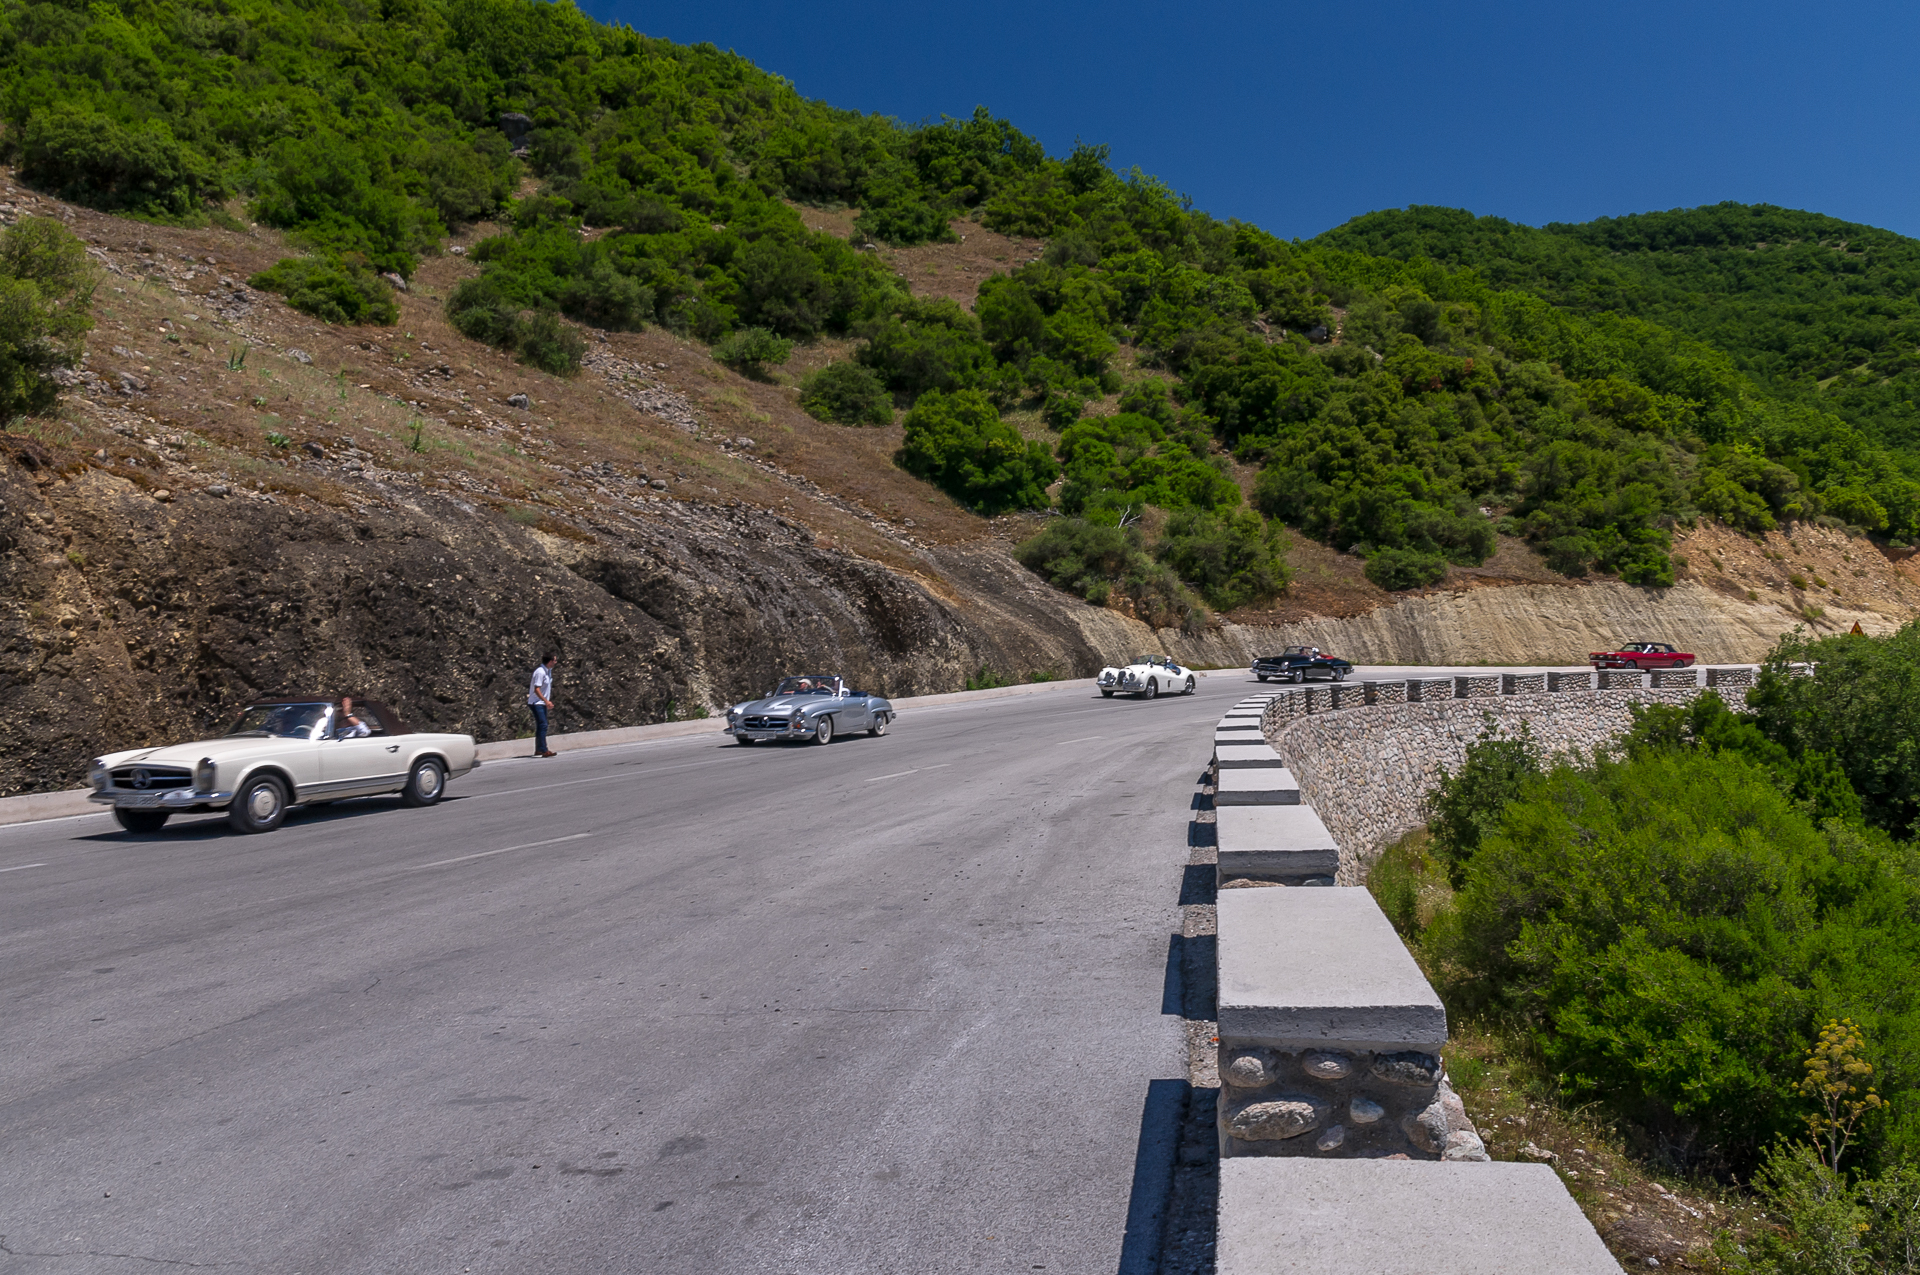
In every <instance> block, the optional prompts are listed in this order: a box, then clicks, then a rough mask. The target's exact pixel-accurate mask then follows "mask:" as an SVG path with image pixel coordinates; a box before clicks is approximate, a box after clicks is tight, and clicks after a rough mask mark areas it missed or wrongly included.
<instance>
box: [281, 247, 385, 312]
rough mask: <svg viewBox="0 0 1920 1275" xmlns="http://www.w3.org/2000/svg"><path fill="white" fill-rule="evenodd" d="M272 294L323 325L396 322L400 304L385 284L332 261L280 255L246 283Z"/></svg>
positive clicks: (361, 268) (368, 272)
mask: <svg viewBox="0 0 1920 1275" xmlns="http://www.w3.org/2000/svg"><path fill="white" fill-rule="evenodd" d="M247 282H248V283H249V284H251V285H252V286H253V287H256V288H258V289H260V290H261V291H262V292H277V293H279V294H280V295H281V296H283V297H285V298H286V299H287V304H288V305H290V306H292V307H293V308H294V309H296V310H299V311H301V312H302V313H305V314H311V315H312V316H313V317H314V318H316V319H323V320H325V321H326V322H328V323H378V324H392V323H397V322H399V319H400V306H399V304H398V303H397V302H396V301H395V300H394V294H393V289H392V288H391V287H389V286H388V285H387V281H386V280H384V279H382V278H380V277H379V276H378V275H376V274H374V273H373V271H371V270H369V269H367V268H366V267H365V266H356V265H350V264H348V263H346V262H343V261H341V260H340V259H339V258H338V257H284V258H282V259H281V260H279V261H276V262H274V263H273V265H272V266H270V267H268V268H267V269H265V270H263V271H261V272H260V273H259V274H257V275H254V276H253V277H252V278H251V279H249V280H247Z"/></svg>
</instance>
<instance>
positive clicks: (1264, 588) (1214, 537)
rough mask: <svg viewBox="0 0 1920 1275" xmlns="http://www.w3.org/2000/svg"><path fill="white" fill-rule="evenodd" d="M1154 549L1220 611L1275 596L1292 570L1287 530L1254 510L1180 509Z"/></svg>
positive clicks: (1262, 602)
mask: <svg viewBox="0 0 1920 1275" xmlns="http://www.w3.org/2000/svg"><path fill="white" fill-rule="evenodd" d="M1153 552H1154V556H1155V557H1156V558H1158V559H1159V560H1160V561H1161V562H1164V563H1166V564H1167V565H1168V566H1169V567H1172V568H1173V570H1174V572H1175V573H1176V574H1177V575H1179V577H1180V578H1181V579H1182V580H1184V581H1186V582H1187V583H1188V584H1191V585H1193V586H1194V587H1195V588H1196V589H1198V590H1199V591H1200V596H1201V597H1203V598H1205V599H1206V600H1207V605H1208V606H1211V607H1214V608H1216V609H1217V610H1221V611H1231V610H1233V609H1235V608H1236V607H1243V606H1260V605H1264V604H1265V603H1268V602H1271V601H1273V599H1274V598H1275V597H1276V596H1277V595H1278V594H1279V593H1280V592H1281V590H1283V589H1285V588H1286V587H1287V580H1288V577H1289V575H1290V574H1291V573H1289V572H1288V570H1287V556H1286V554H1287V550H1286V532H1285V531H1284V530H1283V529H1282V528H1281V527H1280V526H1279V524H1277V523H1275V524H1272V525H1269V524H1268V523H1267V520H1266V519H1264V518H1262V517H1261V516H1260V515H1259V514H1257V513H1255V512H1254V511H1253V510H1251V509H1235V510H1230V511H1225V512H1221V513H1214V512H1212V511H1210V510H1206V509H1196V508H1187V509H1180V510H1176V511H1175V512H1174V514H1173V516H1172V517H1171V518H1169V519H1168V520H1167V525H1166V529H1165V530H1164V531H1163V532H1162V533H1161V536H1160V543H1159V544H1157V545H1155V546H1154V551H1153Z"/></svg>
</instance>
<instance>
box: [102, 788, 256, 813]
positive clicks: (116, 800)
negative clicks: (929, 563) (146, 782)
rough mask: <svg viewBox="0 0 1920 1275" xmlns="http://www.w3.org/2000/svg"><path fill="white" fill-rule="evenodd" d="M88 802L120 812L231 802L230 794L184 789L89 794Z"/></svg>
mask: <svg viewBox="0 0 1920 1275" xmlns="http://www.w3.org/2000/svg"><path fill="white" fill-rule="evenodd" d="M87 800H88V801H97V802H99V803H100V804H101V805H103V806H118V807H119V808H120V809H122V810H187V809H191V808H192V807H194V806H224V805H226V804H227V803H228V802H230V801H232V800H233V794H232V793H230V792H192V791H190V790H188V789H185V788H168V789H166V790H164V791H162V792H122V791H118V790H114V791H108V792H90V793H88V794H87Z"/></svg>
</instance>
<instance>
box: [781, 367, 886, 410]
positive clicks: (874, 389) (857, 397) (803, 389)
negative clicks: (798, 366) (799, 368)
mask: <svg viewBox="0 0 1920 1275" xmlns="http://www.w3.org/2000/svg"><path fill="white" fill-rule="evenodd" d="M800 407H801V409H802V410H804V411H805V412H806V414H807V415H809V416H811V417H813V418H814V419H815V420H818V421H832V422H833V423H834V424H836V425H891V424H893V398H892V396H891V395H889V394H888V393H887V387H886V386H884V385H882V384H880V378H879V377H877V376H875V375H874V374H873V372H872V371H871V370H870V369H868V368H865V367H862V366H861V365H860V364H858V363H850V362H846V361H844V360H842V361H837V362H833V363H829V364H827V365H826V366H825V367H823V368H819V369H817V370H815V371H812V372H809V373H807V374H806V376H804V377H802V378H801V380H800Z"/></svg>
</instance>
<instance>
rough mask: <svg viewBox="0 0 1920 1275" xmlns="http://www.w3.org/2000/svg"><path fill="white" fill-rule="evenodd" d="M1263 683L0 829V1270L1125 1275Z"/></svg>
mask: <svg viewBox="0 0 1920 1275" xmlns="http://www.w3.org/2000/svg"><path fill="white" fill-rule="evenodd" d="M1253 689H1257V687H1256V685H1255V684H1254V683H1253V681H1252V680H1251V679H1250V678H1248V677H1247V676H1246V675H1245V674H1243V673H1233V672H1229V673H1217V674H1213V675H1211V676H1208V677H1205V678H1203V679H1202V680H1201V682H1200V689H1199V692H1198V693H1197V694H1196V695H1195V696H1193V697H1190V698H1189V697H1163V698H1161V699H1158V700H1154V701H1131V700H1118V699H1116V700H1102V699H1100V698H1099V697H1098V695H1097V694H1096V693H1095V692H1094V691H1093V690H1092V689H1091V686H1090V684H1088V683H1084V682H1083V683H1074V684H1068V685H1064V686H1062V687H1059V688H1048V689H1045V690H1043V691H1040V692H1038V693H1035V694H1031V695H1025V696H1018V697H1010V698H1004V699H992V700H984V701H973V702H967V703H959V704H950V705H943V706H938V707H928V708H926V709H924V710H921V711H916V712H910V713H907V714H906V715H904V716H903V717H902V718H901V719H900V721H899V722H898V723H896V725H895V727H894V730H893V732H892V733H891V734H889V735H887V736H884V737H880V738H869V737H866V736H856V737H853V738H848V739H841V740H837V741H835V742H834V743H833V744H832V745H830V746H827V747H818V746H812V745H759V746H756V747H752V748H742V747H738V746H734V745H732V744H730V743H726V742H724V741H723V738H722V737H721V736H720V735H719V734H718V733H717V725H718V724H717V723H716V732H715V734H713V735H710V736H702V737H697V738H690V739H674V740H664V741H659V742H654V743H648V744H639V745H631V746H626V747H609V748H601V749H594V750H591V751H581V752H573V753H565V754H562V755H561V756H560V757H558V758H554V759H551V760H532V759H529V760H523V761H512V762H500V763H490V764H488V765H487V766H485V767H484V768H482V769H481V770H479V771H477V772H476V773H474V774H473V775H471V776H469V777H468V778H466V779H463V780H459V781H456V782H455V783H454V784H452V785H451V786H450V795H449V799H448V800H446V801H445V802H443V803H442V804H441V805H439V806H437V807H435V808H432V809H427V810H411V809H406V808H402V807H400V806H399V805H398V804H397V803H395V802H394V801H391V800H364V801H358V802H346V803H340V804H338V805H335V806H332V807H328V808H325V809H321V810H315V811H313V812H309V813H305V814H301V815H296V816H295V817H294V818H293V819H292V820H291V821H289V823H288V824H287V825H286V826H285V827H283V828H282V829H280V830H279V831H277V832H274V833H271V834H268V835H265V836H257V837H242V836H237V835H234V834H232V833H230V832H228V831H227V830H226V827H225V824H224V822H223V821H220V820H217V819H210V818H203V819H198V820H181V821H177V822H176V823H174V824H170V825H169V826H168V827H167V828H166V829H165V830H164V832H162V833H161V834H159V835H157V836H152V837H145V838H134V837H130V836H127V835H125V834H122V833H120V832H119V831H118V830H117V828H116V827H115V826H114V825H113V824H112V823H111V821H110V820H109V819H107V818H105V817H102V816H97V815H96V816H87V817H82V818H77V819H69V820H59V821H52V822H46V823H38V824H27V825H16V826H13V827H7V828H0V997H3V998H4V1001H3V1003H4V1024H5V1026H4V1039H5V1049H4V1051H0V1246H4V1249H5V1252H4V1253H0V1266H3V1267H4V1268H5V1269H6V1270H7V1271H8V1272H10V1273H18V1275H38V1273H40V1272H46V1273H48V1275H54V1273H56V1272H57V1273H63V1275H64V1273H68V1272H87V1271H102V1272H120V1271H133V1270H150V1269H154V1266H155V1264H156V1263H166V1264H177V1265H180V1266H182V1267H185V1266H193V1267H207V1268H221V1269H235V1270H246V1269H258V1270H263V1271H273V1272H276V1275H296V1273H302V1272H304V1273H305V1275H321V1273H322V1272H326V1273H327V1275H334V1273H336V1272H380V1273H382V1275H388V1273H391V1272H402V1271H404V1272H434V1271H447V1272H459V1273H462V1275H465V1273H474V1275H477V1273H479V1272H525V1271H533V1270H538V1271H542V1272H614V1271H646V1272H651V1271H661V1272H702V1273H703V1275H708V1273H720V1272H743V1273H744V1272H753V1273H754V1275H765V1273H768V1272H781V1273H785V1272H796V1273H804V1275H863V1273H865V1272H955V1271H1021V1272H1031V1271H1034V1270H1038V1269H1043V1268H1044V1269H1045V1270H1047V1271H1049V1272H1098V1273H1100V1275H1110V1273H1111V1272H1114V1271H1116V1270H1124V1269H1126V1268H1127V1267H1129V1266H1130V1265H1137V1264H1138V1263H1139V1262H1140V1261H1141V1260H1144V1257H1143V1254H1144V1250H1143V1248H1142V1240H1143V1237H1142V1235H1141V1234H1140V1231H1141V1229H1142V1227H1143V1226H1145V1225H1148V1224H1150V1218H1149V1216H1148V1214H1149V1213H1150V1210H1143V1209H1141V1207H1140V1203H1139V1200H1138V1199H1137V1198H1136V1197H1138V1195H1139V1193H1140V1191H1141V1190H1142V1189H1143V1187H1142V1185H1141V1184H1144V1189H1146V1190H1148V1191H1149V1193H1150V1192H1151V1190H1152V1189H1153V1183H1154V1175H1155V1173H1156V1172H1157V1171H1158V1170H1156V1169H1155V1168H1154V1165H1153V1164H1152V1163H1150V1161H1153V1160H1154V1158H1155V1157H1157V1156H1159V1155H1160V1154H1161V1153H1162V1150H1161V1149H1155V1148H1152V1147H1147V1145H1146V1144H1147V1141H1148V1139H1146V1138H1143V1135H1142V1130H1143V1128H1145V1127H1147V1126H1148V1125H1151V1124H1152V1121H1151V1120H1145V1119H1143V1117H1144V1116H1147V1115H1149V1114H1150V1108H1151V1105H1152V1104H1151V1101H1150V1097H1149V1095H1150V1090H1152V1089H1153V1086H1154V1082H1156V1081H1158V1082H1161V1086H1162V1087H1163V1088H1164V1086H1165V1085H1166V1084H1167V1082H1169V1081H1180V1080H1183V1079H1184V1077H1185V1074H1186V1066H1185V1057H1184V1045H1183V1040H1182V1031H1181V1024H1180V1020H1179V1019H1178V1018H1177V1017H1175V1016H1174V1015H1175V1014H1177V1013H1178V1006H1179V997H1178V995H1177V990H1175V991H1172V992H1170V990H1169V988H1168V986H1167V979H1168V973H1167V971H1168V966H1169V952H1170V950H1171V945H1170V936H1171V935H1174V934H1177V933H1178V932H1179V926H1180V921H1179V906H1178V904H1179V887H1180V881H1181V877H1182V868H1183V866H1184V864H1185V862H1186V859H1187V853H1188V851H1187V823H1188V820H1189V818H1190V815H1189V805H1190V803H1191V800H1192V797H1193V794H1194V791H1195V783H1196V780H1197V779H1198V777H1199V775H1200V773H1201V771H1202V769H1203V768H1204V767H1205V765H1206V764H1207V761H1208V759H1209V744H1208V741H1209V739H1210V732H1209V731H1208V730H1207V727H1208V726H1209V725H1210V724H1211V723H1212V722H1214V721H1215V720H1216V719H1217V718H1218V716H1219V714H1220V713H1221V711H1222V710H1223V709H1224V707H1225V706H1226V705H1227V704H1228V703H1231V702H1232V700H1234V699H1235V698H1238V697H1239V696H1241V695H1243V694H1245V693H1246V692H1247V691H1250V690H1253ZM1163 1010H1166V1011H1168V1012H1163ZM1143 1148H1145V1149H1144V1150H1143ZM1130 1206H1131V1207H1132V1208H1133V1216H1134V1222H1135V1227H1134V1230H1135V1234H1134V1235H1133V1236H1132V1237H1131V1239H1130V1238H1129V1236H1128V1233H1127V1231H1128V1219H1129V1209H1130ZM1143 1219H1145V1220H1144V1221H1143ZM1130 1244H1131V1249H1130V1248H1129V1245H1130ZM1129 1253H1131V1257H1129Z"/></svg>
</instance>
